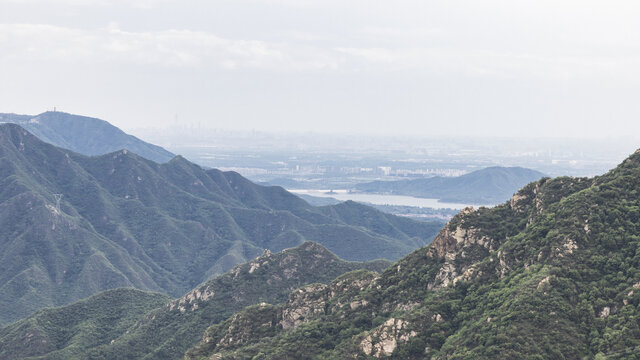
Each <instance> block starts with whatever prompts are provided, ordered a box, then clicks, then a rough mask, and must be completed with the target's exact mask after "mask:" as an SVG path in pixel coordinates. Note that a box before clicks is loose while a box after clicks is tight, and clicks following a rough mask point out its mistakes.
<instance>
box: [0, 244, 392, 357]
mask: <svg viewBox="0 0 640 360" xmlns="http://www.w3.org/2000/svg"><path fill="white" fill-rule="evenodd" d="M389 264H390V263H389V262H387V261H371V262H366V263H359V262H346V261H343V260H341V259H339V258H338V257H337V256H335V254H332V253H331V252H329V251H328V250H327V249H325V248H324V247H322V246H321V245H318V244H316V243H311V242H305V243H303V244H302V245H300V246H297V247H295V248H290V249H286V250H283V251H282V252H279V253H271V252H268V251H266V252H265V253H263V254H262V255H261V256H260V257H258V258H256V259H254V260H252V261H250V262H249V263H246V264H241V265H238V266H236V267H235V268H233V269H232V270H230V271H229V272H227V273H225V274H223V275H220V276H218V277H216V278H213V279H211V280H209V281H207V282H205V283H203V284H201V285H199V286H198V287H196V288H194V289H192V290H191V291H189V292H188V293H186V294H184V295H183V296H181V297H180V298H178V299H169V298H168V297H167V296H164V295H158V294H150V293H146V292H143V291H140V290H134V289H116V290H107V291H105V292H101V293H98V294H97V295H93V296H92V297H90V298H88V299H84V300H81V301H78V302H76V303H73V304H70V305H67V306H64V307H60V308H53V309H42V310H39V311H38V312H37V313H35V314H33V315H31V316H30V317H28V318H26V319H23V320H20V321H18V322H16V323H14V324H11V325H9V326H7V327H5V328H0V359H12V360H16V359H23V358H29V359H32V358H33V357H37V358H39V359H57V358H64V359H113V358H119V359H134V358H145V359H152V358H153V359H171V358H175V359H179V358H181V357H182V354H183V353H184V352H185V351H186V350H187V349H188V348H189V347H191V346H193V345H195V344H196V343H197V342H198V341H199V340H200V338H201V334H202V333H203V332H204V330H205V329H206V328H207V326H209V325H210V324H211V323H212V322H216V321H221V320H224V319H225V318H226V317H228V316H229V315H231V314H232V313H233V312H234V311H237V310H239V309H241V308H243V307H244V306H247V305H253V304H259V303H263V302H271V303H277V302H280V301H283V300H284V299H286V296H287V294H288V293H289V292H290V291H291V290H292V289H295V288H297V287H298V286H301V285H305V284H308V283H326V282H329V281H330V280H331V279H333V278H334V277H337V276H339V275H341V274H343V273H345V272H349V271H353V270H359V269H366V270H367V271H375V272H381V271H382V270H384V269H385V268H386V267H387V266H388V265H389ZM129 308H131V309H129ZM119 309H122V310H128V309H129V310H128V311H120V310H119ZM142 310H146V311H142ZM108 321H112V322H113V323H114V324H118V326H111V327H110V326H109V323H108ZM89 324H95V326H89ZM102 327H105V328H108V329H109V330H108V331H107V330H106V329H102ZM114 327H115V329H114ZM76 329H84V330H85V331H84V332H80V331H76Z"/></svg>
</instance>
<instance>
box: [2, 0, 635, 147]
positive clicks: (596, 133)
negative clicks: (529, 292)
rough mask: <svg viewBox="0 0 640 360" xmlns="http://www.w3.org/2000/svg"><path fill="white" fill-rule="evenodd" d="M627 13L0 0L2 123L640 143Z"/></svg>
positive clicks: (412, 1)
mask: <svg viewBox="0 0 640 360" xmlns="http://www.w3.org/2000/svg"><path fill="white" fill-rule="evenodd" d="M638 18H640V3H637V2H635V1H630V0H629V1H621V0H613V1H609V2H606V3H605V2H601V1H592V0H588V1H575V0H566V1H560V2H558V1H555V2H554V1H548V0H545V1H532V0H526V1H497V0H488V1H483V2H477V1H471V0H464V1H458V2H451V1H444V0H437V1H418V0H398V1H394V2H389V1H387V2H371V1H365V0H353V1H349V2H344V1H336V0H327V1H315V0H296V1H293V0H236V1H231V0H217V1H205V0H194V1H177V0H134V1H124V0H21V1H18V0H0V81H1V82H2V85H3V86H0V112H15V113H27V114H38V113H41V112H43V111H45V110H47V109H49V110H53V108H54V106H55V107H56V108H57V110H59V111H65V112H69V113H74V114H82V115H87V116H93V117H98V118H102V119H104V120H107V121H109V122H111V123H113V124H114V125H116V126H118V127H121V128H123V129H125V130H131V129H137V128H152V127H159V128H165V127H170V126H172V125H176V122H178V123H179V124H183V125H185V126H200V127H204V128H219V129H235V130H256V131H267V132H280V131H288V132H320V133H364V134H369V135H415V136H439V135H445V136H472V137H474V136H484V137H486V136H501V137H549V136H551V137H571V138H576V137H577V138H581V137H590V138H598V137H609V138H611V137H620V136H627V137H628V136H636V135H635V134H640V121H638V120H639V119H640V102H638V101H637V94H638V92H639V89H640V23H639V22H638V21H637V19H638Z"/></svg>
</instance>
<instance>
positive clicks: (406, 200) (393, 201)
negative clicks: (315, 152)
mask: <svg viewBox="0 0 640 360" xmlns="http://www.w3.org/2000/svg"><path fill="white" fill-rule="evenodd" d="M287 191H289V192H292V193H294V194H305V195H310V196H317V197H330V198H334V199H336V200H340V201H347V200H353V201H357V202H361V203H370V204H375V205H396V206H414V207H421V208H433V209H457V210H460V209H464V208H466V207H468V206H473V207H474V208H478V207H480V205H477V204H458V203H448V202H440V201H438V199H427V198H418V197H413V196H403V195H382V194H366V193H356V192H349V190H316V189H312V190H296V189H293V190H287Z"/></svg>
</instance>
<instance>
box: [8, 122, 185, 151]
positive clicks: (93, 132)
mask: <svg viewBox="0 0 640 360" xmlns="http://www.w3.org/2000/svg"><path fill="white" fill-rule="evenodd" d="M0 121H3V122H7V123H15V124H18V125H20V126H22V127H23V128H25V130H27V131H29V132H31V133H32V134H33V135H35V136H37V137H38V138H40V139H41V140H42V141H44V142H47V143H50V144H53V145H55V146H58V147H61V148H65V149H69V150H71V151H74V152H77V153H80V154H83V155H87V156H95V155H104V154H108V153H112V152H114V151H117V150H119V149H129V150H130V151H132V152H134V153H136V154H138V155H139V156H142V157H144V158H146V159H149V160H152V161H155V162H158V163H164V162H167V161H169V160H171V159H172V158H173V157H174V154H172V153H171V152H169V151H167V150H165V149H163V148H161V147H159V146H157V145H153V144H149V143H147V142H144V141H142V140H140V139H138V138H136V137H135V136H133V135H129V134H126V133H125V132H123V131H122V130H120V129H119V128H117V127H115V126H113V125H111V124H110V123H108V122H107V121H104V120H101V119H97V118H92V117H87V116H80V115H74V114H69V113H65V112H60V111H47V112H44V113H42V114H39V115H35V116H32V115H15V114H0Z"/></svg>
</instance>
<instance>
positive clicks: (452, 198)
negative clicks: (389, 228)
mask: <svg viewBox="0 0 640 360" xmlns="http://www.w3.org/2000/svg"><path fill="white" fill-rule="evenodd" d="M543 176H544V174H542V173H541V172H539V171H535V170H531V169H525V168H521V167H499V166H494V167H488V168H485V169H482V170H476V171H473V172H471V173H469V174H465V175H462V176H457V177H450V178H447V177H440V176H436V177H432V178H427V179H413V180H396V181H373V182H369V183H362V184H357V185H356V186H355V187H356V189H357V190H359V191H364V192H371V193H389V194H395V195H409V196H416V197H424V198H433V199H439V200H440V201H445V202H457V203H463V204H465V203H466V204H499V203H501V202H503V201H505V200H507V199H509V198H510V197H511V195H513V194H514V193H515V192H516V191H518V189H520V188H521V187H523V186H524V185H526V184H528V183H530V182H532V181H536V180H538V179H540V178H541V177H543Z"/></svg>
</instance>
